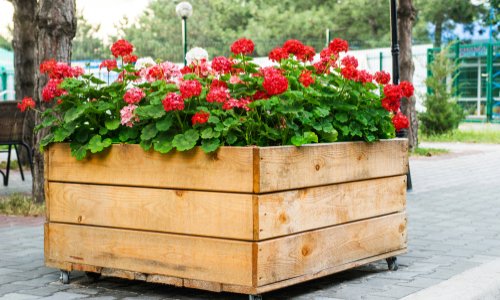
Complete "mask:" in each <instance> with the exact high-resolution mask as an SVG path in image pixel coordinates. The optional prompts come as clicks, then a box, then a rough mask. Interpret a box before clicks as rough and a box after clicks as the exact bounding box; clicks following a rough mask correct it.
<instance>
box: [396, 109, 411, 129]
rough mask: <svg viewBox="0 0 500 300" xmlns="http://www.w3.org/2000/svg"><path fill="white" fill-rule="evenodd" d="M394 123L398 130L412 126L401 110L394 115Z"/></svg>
mask: <svg viewBox="0 0 500 300" xmlns="http://www.w3.org/2000/svg"><path fill="white" fill-rule="evenodd" d="M392 124H394V128H396V131H400V130H401V129H405V128H408V126H410V122H409V121H408V118H407V117H406V116H405V115H403V114H402V113H401V112H398V113H397V114H395V115H394V117H392Z"/></svg>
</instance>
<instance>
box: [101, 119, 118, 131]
mask: <svg viewBox="0 0 500 300" xmlns="http://www.w3.org/2000/svg"><path fill="white" fill-rule="evenodd" d="M104 125H106V128H107V129H109V130H115V129H117V128H118V127H119V126H120V119H113V120H106V122H104Z"/></svg>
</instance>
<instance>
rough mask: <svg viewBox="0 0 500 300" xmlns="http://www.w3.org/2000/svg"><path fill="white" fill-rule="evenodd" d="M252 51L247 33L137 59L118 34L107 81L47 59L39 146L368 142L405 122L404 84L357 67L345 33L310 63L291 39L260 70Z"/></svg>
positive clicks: (92, 148) (311, 53) (87, 148)
mask: <svg viewBox="0 0 500 300" xmlns="http://www.w3.org/2000/svg"><path fill="white" fill-rule="evenodd" d="M253 50H254V44H253V42H252V41H251V40H248V39H240V40H237V41H236V42H234V43H233V44H232V46H231V52H232V55H231V56H230V57H222V56H219V57H214V58H213V59H212V60H211V61H208V54H207V53H206V51H204V50H203V49H201V48H195V49H193V51H190V53H188V55H187V57H188V58H189V65H188V66H187V67H184V68H182V69H181V68H179V67H178V66H177V65H175V64H173V63H170V62H163V63H156V62H155V61H154V60H152V59H150V58H143V59H137V56H135V55H133V46H132V45H131V44H130V43H128V42H127V41H125V40H119V41H117V42H116V43H115V44H114V45H113V46H112V47H111V52H112V54H113V55H114V57H115V59H110V60H105V61H103V62H102V63H101V72H108V74H109V72H116V73H117V74H119V76H118V79H117V80H116V81H115V82H112V83H109V82H106V81H103V80H101V79H99V78H97V77H95V76H94V75H92V74H84V71H83V69H81V68H73V67H70V66H68V65H67V64H64V63H59V62H56V61H54V60H49V61H46V62H44V63H42V65H41V66H40V70H41V72H42V73H45V74H47V76H48V77H49V81H48V84H47V86H46V87H45V88H44V90H43V101H48V102H49V101H55V102H56V103H55V104H54V105H53V107H52V108H50V109H47V110H45V111H44V112H43V122H42V123H41V124H39V125H38V127H37V128H38V129H41V128H47V129H48V130H47V131H48V134H47V135H46V136H45V138H44V139H43V140H42V142H41V147H44V146H47V145H48V144H50V143H54V142H69V143H70V146H71V152H72V155H73V156H75V157H76V158H77V159H83V158H85V157H86V155H87V154H88V153H89V152H91V153H97V152H100V151H103V149H105V148H106V147H109V146H110V145H111V144H113V143H133V144H140V145H141V147H142V148H143V149H144V150H149V149H154V150H156V151H158V152H161V153H167V152H169V151H171V150H173V149H175V150H178V151H186V150H190V149H192V148H193V147H195V146H201V148H202V149H203V150H204V151H205V152H213V151H215V150H217V149H218V148H219V147H220V146H224V145H231V146H250V145H257V146H274V145H296V146H300V145H303V144H307V143H321V142H334V141H353V140H364V141H368V142H373V141H376V140H378V139H386V138H392V137H394V135H395V130H400V129H402V128H405V127H407V126H408V120H407V119H406V118H405V117H404V115H402V114H401V113H400V111H399V105H400V100H401V98H402V97H403V96H405V97H409V96H411V94H412V93H413V87H412V86H411V84H409V83H408V82H402V83H401V84H400V85H392V84H390V83H389V81H390V76H389V75H388V74H387V73H385V72H377V73H375V74H370V73H369V72H367V71H365V70H359V69H358V62H357V60H356V59H355V58H354V57H352V56H349V55H346V54H345V53H346V52H347V51H348V43H347V42H346V41H344V40H341V39H334V40H333V41H332V42H331V43H330V44H329V46H328V47H327V48H325V49H323V50H322V51H321V53H320V55H319V60H316V61H314V57H315V55H316V53H315V50H314V48H312V47H310V46H306V45H304V44H302V43H301V42H300V41H297V40H289V41H287V42H285V43H284V44H283V46H282V47H279V48H276V49H274V50H272V51H271V53H270V54H269V58H270V59H271V60H272V61H274V62H275V65H273V66H270V67H264V68H262V67H259V66H258V65H257V64H255V63H254V62H253V61H252V58H251V57H250V56H249V55H250V54H251V53H252V52H253ZM116 59H118V60H119V61H118V62H117V60H116ZM108 78H109V77H108ZM23 103H24V104H21V105H22V106H21V107H20V108H21V109H28V108H29V109H31V108H33V103H32V102H31V101H30V100H29V99H28V100H25V101H24V102H23Z"/></svg>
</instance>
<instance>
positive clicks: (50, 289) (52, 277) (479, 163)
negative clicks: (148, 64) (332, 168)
mask: <svg viewBox="0 0 500 300" xmlns="http://www.w3.org/2000/svg"><path fill="white" fill-rule="evenodd" d="M422 146H423V147H439V148H448V149H451V150H452V152H453V153H452V154H450V155H444V156H436V157H431V158H412V159H411V162H410V167H411V175H412V180H413V191H412V192H410V193H409V194H408V202H407V204H408V225H409V226H408V244H409V252H408V253H407V254H405V255H402V256H400V257H399V258H398V261H399V264H400V268H399V270H398V271H395V272H391V271H387V265H386V263H385V261H381V262H377V263H374V264H370V265H367V266H364V267H360V268H357V269H354V270H349V271H346V272H342V273H339V274H335V275H332V276H328V277H325V278H322V279H318V280H314V281H310V282H307V283H303V284H300V285H296V286H293V287H290V288H285V289H281V290H278V291H274V292H271V293H268V294H264V300H267V299H317V300H334V299H348V300H350V299H373V300H378V299H401V298H403V297H405V296H408V295H412V296H410V298H409V299H426V300H427V299H428V298H427V297H428V295H430V294H432V295H435V296H436V299H445V294H443V293H445V291H446V290H447V289H448V290H450V288H451V289H452V290H454V291H460V289H465V288H468V289H469V290H471V291H473V292H475V291H477V294H475V295H476V296H474V295H471V294H467V293H459V295H461V299H474V297H476V298H475V299H483V298H477V297H478V295H481V297H487V296H488V294H486V295H485V294H484V293H485V292H486V293H488V291H489V290H485V289H491V292H492V293H493V292H498V291H499V290H498V287H500V282H498V285H496V284H497V281H491V282H489V285H488V287H487V288H484V286H485V285H483V286H481V285H480V283H481V281H480V280H481V276H479V275H474V274H481V273H483V272H486V271H488V270H489V271H490V272H496V271H498V270H496V266H499V265H500V263H499V259H500V184H499V182H500V167H499V166H500V145H479V144H473V145H466V144H426V145H422ZM15 177H18V176H16V175H14V176H12V178H15ZM3 189H4V187H0V193H1V192H2V191H3ZM15 222H17V224H14V221H11V222H8V221H5V222H2V221H1V220H0V299H2V300H3V299H13V300H14V299H79V298H85V299H101V300H106V299H248V298H247V297H245V296H242V295H236V294H228V293H223V294H217V293H209V292H204V291H198V290H193V289H186V288H175V287H170V286H162V285H155V284H147V283H143V282H136V281H127V280H120V279H112V278H103V279H101V280H99V281H98V282H97V283H91V282H89V281H87V279H85V277H84V276H83V275H82V273H76V272H75V273H74V274H73V273H72V276H73V279H72V283H71V284H69V285H62V284H61V283H59V282H58V276H59V272H57V271H56V270H53V269H47V268H45V267H43V228H42V227H41V226H40V225H33V224H19V223H20V222H19V221H18V220H16V221H15ZM2 224H3V225H2ZM35 224H36V222H35ZM485 274H486V273H485ZM490 277H492V279H496V278H498V277H499V276H490ZM464 278H465V280H466V281H467V282H468V283H470V284H469V285H465V284H463V283H464V282H465V281H464ZM470 278H473V279H470ZM427 288H430V289H432V290H427ZM495 288H496V289H497V290H496V291H495ZM464 291H465V290H464ZM440 293H441V294H440ZM481 293H483V294H481ZM489 295H490V296H492V297H491V299H494V297H496V296H498V294H489Z"/></svg>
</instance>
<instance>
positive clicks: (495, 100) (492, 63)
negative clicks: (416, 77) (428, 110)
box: [427, 42, 500, 123]
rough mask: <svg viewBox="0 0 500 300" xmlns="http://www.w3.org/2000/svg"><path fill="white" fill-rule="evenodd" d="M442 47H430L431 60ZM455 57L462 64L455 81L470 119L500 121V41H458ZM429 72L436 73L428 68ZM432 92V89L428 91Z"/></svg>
mask: <svg viewBox="0 0 500 300" xmlns="http://www.w3.org/2000/svg"><path fill="white" fill-rule="evenodd" d="M439 51H440V49H439V48H433V49H429V50H428V51H427V64H430V63H431V62H432V61H433V59H434V54H435V53H437V52H439ZM450 58H451V59H453V60H454V61H456V63H457V64H458V74H456V75H457V76H456V77H455V78H456V79H455V80H454V81H453V83H452V84H453V87H454V90H455V93H456V94H455V96H456V97H457V102H458V103H459V104H460V105H461V106H462V107H463V108H464V110H465V112H466V115H467V117H466V121H471V122H495V123H500V42H493V43H472V44H458V43H457V44H454V45H453V46H452V49H451V57H450ZM427 76H432V74H430V72H429V71H428V73H427ZM428 92H429V91H428Z"/></svg>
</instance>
